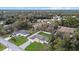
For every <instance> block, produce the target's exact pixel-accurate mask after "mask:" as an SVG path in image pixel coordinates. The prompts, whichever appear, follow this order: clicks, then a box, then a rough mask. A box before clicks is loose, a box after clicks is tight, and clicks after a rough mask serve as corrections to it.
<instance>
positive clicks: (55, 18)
mask: <svg viewBox="0 0 79 59" xmlns="http://www.w3.org/2000/svg"><path fill="white" fill-rule="evenodd" d="M51 20H52V21H54V20H61V17H60V16H57V15H55V16H53V19H51Z"/></svg>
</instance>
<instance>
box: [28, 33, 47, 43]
mask: <svg viewBox="0 0 79 59" xmlns="http://www.w3.org/2000/svg"><path fill="white" fill-rule="evenodd" d="M29 40H30V41H31V42H40V43H46V44H48V42H47V41H46V40H47V37H44V36H42V35H39V34H36V35H33V36H32V37H29Z"/></svg>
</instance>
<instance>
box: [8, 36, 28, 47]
mask: <svg viewBox="0 0 79 59" xmlns="http://www.w3.org/2000/svg"><path fill="white" fill-rule="evenodd" d="M9 41H10V42H11V43H14V44H15V45H17V46H20V45H21V44H23V43H25V42H26V41H28V39H27V38H26V37H24V36H17V37H12V38H11V39H10V40H9Z"/></svg>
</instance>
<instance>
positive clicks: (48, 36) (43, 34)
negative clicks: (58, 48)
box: [39, 32, 52, 41]
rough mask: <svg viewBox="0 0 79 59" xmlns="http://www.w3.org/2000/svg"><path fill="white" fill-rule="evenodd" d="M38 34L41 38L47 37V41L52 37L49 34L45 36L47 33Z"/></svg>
mask: <svg viewBox="0 0 79 59" xmlns="http://www.w3.org/2000/svg"><path fill="white" fill-rule="evenodd" d="M39 34H40V35H42V36H45V37H47V38H48V40H47V41H49V40H50V39H51V37H52V35H51V34H47V33H44V32H40V33H39Z"/></svg>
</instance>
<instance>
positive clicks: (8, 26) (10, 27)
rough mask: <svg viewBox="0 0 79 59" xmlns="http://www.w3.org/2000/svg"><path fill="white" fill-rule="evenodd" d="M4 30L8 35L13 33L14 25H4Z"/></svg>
mask: <svg viewBox="0 0 79 59" xmlns="http://www.w3.org/2000/svg"><path fill="white" fill-rule="evenodd" d="M3 29H4V30H5V31H6V33H11V32H12V31H13V29H12V25H4V26H3Z"/></svg>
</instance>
